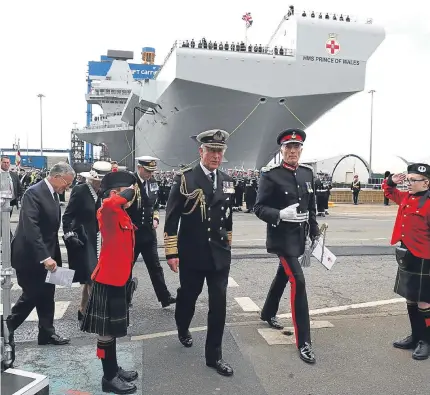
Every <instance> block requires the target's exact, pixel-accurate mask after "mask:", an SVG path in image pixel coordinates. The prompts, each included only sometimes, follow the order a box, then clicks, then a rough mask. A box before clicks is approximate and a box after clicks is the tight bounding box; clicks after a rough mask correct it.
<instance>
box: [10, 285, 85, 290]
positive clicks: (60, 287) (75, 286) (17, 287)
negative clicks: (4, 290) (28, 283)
mask: <svg viewBox="0 0 430 395" xmlns="http://www.w3.org/2000/svg"><path fill="white" fill-rule="evenodd" d="M80 286H81V284H79V283H73V284H72V288H79V287H80ZM67 288H70V287H65V286H64V285H57V286H56V289H67ZM20 289H21V287H20V286H19V285H18V284H17V283H14V284H13V285H12V291H19V290H20Z"/></svg>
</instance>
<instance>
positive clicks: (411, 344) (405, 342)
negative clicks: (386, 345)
mask: <svg viewBox="0 0 430 395" xmlns="http://www.w3.org/2000/svg"><path fill="white" fill-rule="evenodd" d="M417 344H418V340H416V339H414V337H413V336H412V335H409V336H407V337H405V338H404V339H402V340H398V341H396V342H394V343H393V347H395V348H400V349H402V350H414V349H415V348H416V347H417Z"/></svg>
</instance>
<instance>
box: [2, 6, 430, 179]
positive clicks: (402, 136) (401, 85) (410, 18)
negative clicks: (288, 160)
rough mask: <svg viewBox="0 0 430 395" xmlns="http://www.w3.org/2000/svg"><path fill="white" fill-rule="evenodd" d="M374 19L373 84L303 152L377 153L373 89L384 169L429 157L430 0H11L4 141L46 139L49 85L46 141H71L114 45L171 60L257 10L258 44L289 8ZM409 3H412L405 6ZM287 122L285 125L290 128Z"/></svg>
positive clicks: (378, 165)
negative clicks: (96, 72)
mask: <svg viewBox="0 0 430 395" xmlns="http://www.w3.org/2000/svg"><path fill="white" fill-rule="evenodd" d="M290 4H294V5H295V7H296V10H299V9H306V10H315V11H316V12H317V11H322V12H335V13H339V14H340V13H343V14H351V15H358V16H362V17H364V18H366V17H372V18H373V20H374V23H379V24H382V25H383V26H385V27H386V30H387V37H386V39H385V41H384V42H383V44H382V45H381V46H380V47H379V48H378V49H377V51H376V53H375V54H374V55H373V56H372V57H371V59H370V61H369V62H368V66H367V79H366V89H365V92H363V93H358V94H356V95H355V96H353V97H352V98H350V99H348V100H347V101H345V102H344V103H342V104H340V105H339V106H338V107H336V108H335V109H333V110H332V111H330V112H329V113H328V114H326V115H325V116H323V117H322V118H321V119H320V120H319V121H317V122H316V123H315V124H314V125H313V126H312V127H310V128H309V129H308V141H307V145H306V148H305V153H304V157H305V158H306V159H309V158H324V157H330V156H334V155H338V154H344V153H345V154H346V153H355V154H358V155H363V156H364V157H365V159H368V157H369V133H370V95H369V94H368V93H367V91H368V90H370V89H375V90H376V93H375V100H374V144H373V146H374V155H373V162H374V169H375V170H376V171H378V170H381V169H382V170H385V169H386V167H387V166H390V163H391V162H392V161H393V158H394V157H395V155H402V156H404V157H406V158H410V159H411V160H420V159H422V158H425V157H429V156H430V152H429V151H430V150H429V148H430V129H429V121H428V118H429V116H428V114H429V113H430V104H429V99H428V97H429V92H430V24H429V22H428V20H429V14H430V1H425V0H410V1H407V2H405V1H399V0H395V1H388V0H387V1H376V0H349V1H341V0H309V1H302V2H300V3H299V2H293V1H291V2H288V1H278V0H265V1H261V0H257V1H256V0H247V1H244V0H235V1H231V0H230V1H226V0H218V1H216V2H215V1H211V2H209V1H201V0H200V1H194V0H183V1H181V2H178V1H173V0H171V1H162V0H159V1H152V2H147V1H142V0H140V1H135V0H122V1H119V0H116V1H112V0H85V1H84V0H75V1H73V2H63V1H56V0H38V1H32V0H21V1H8V2H3V4H2V12H1V15H0V34H1V35H0V37H2V40H1V41H2V56H1V62H0V73H1V76H2V77H3V81H2V94H1V98H0V101H1V103H0V104H1V108H2V120H3V121H2V124H1V129H0V147H6V146H7V147H10V146H11V145H12V144H13V143H14V137H15V135H16V137H17V138H20V139H21V147H22V148H25V147H26V146H27V142H26V141H27V136H28V141H29V143H28V144H29V146H30V148H39V147H40V117H39V99H38V97H37V94H38V93H43V94H44V95H45V96H46V97H45V98H44V99H43V124H44V125H43V134H44V140H43V141H44V147H45V148H69V147H70V131H71V129H72V127H73V123H74V122H77V123H78V126H84V124H85V111H86V102H85V90H86V82H85V73H86V70H87V62H88V61H89V60H99V58H100V55H102V54H106V52H107V50H108V49H122V50H131V51H134V56H135V59H134V61H135V62H139V63H140V52H141V48H142V47H144V46H152V47H155V48H156V54H157V56H156V63H162V61H163V59H164V57H165V55H166V53H167V51H168V50H169V49H170V47H171V45H172V44H173V42H174V40H175V39H186V38H189V39H190V38H195V39H196V40H197V39H199V38H200V37H202V36H205V37H206V38H207V39H208V40H209V39H212V40H217V41H220V40H221V41H224V40H229V41H232V40H234V41H238V40H241V39H243V38H244V22H243V21H242V20H241V16H242V14H243V13H244V12H248V11H249V12H251V13H252V15H253V18H254V25H253V26H252V27H251V28H250V30H249V39H250V41H251V42H253V43H260V42H261V43H265V42H267V41H268V39H269V37H270V36H271V34H272V33H273V32H274V30H275V29H276V27H277V25H278V24H279V22H280V20H281V19H282V17H283V15H284V14H285V13H286V12H287V10H288V6H289V5H290ZM406 7H407V8H406ZM287 126H288V125H286V127H287Z"/></svg>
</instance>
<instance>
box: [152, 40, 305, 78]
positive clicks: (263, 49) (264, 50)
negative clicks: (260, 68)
mask: <svg viewBox="0 0 430 395" xmlns="http://www.w3.org/2000/svg"><path fill="white" fill-rule="evenodd" d="M186 42H189V40H175V42H174V43H173V45H172V47H171V48H170V51H169V52H168V54H167V55H166V57H165V58H164V62H163V63H162V64H161V66H160V68H159V69H158V70H157V72H155V73H154V79H157V76H158V74H160V72H161V70H162V69H163V67H164V65H165V64H166V63H167V62H168V60H169V58H170V56H171V55H172V53H173V51H174V50H175V49H176V48H190V49H198V50H201V51H225V52H239V53H243V54H245V53H246V54H249V55H251V54H256V55H257V54H259V55H275V56H295V54H296V51H295V50H294V49H291V48H283V47H279V48H277V50H278V52H277V53H275V52H276V48H275V47H274V46H273V47H272V46H262V45H261V46H260V45H258V46H256V45H252V51H249V50H248V47H245V49H243V47H240V44H234V46H235V48H236V47H237V45H239V47H240V50H239V51H238V50H236V49H235V50H231V49H230V45H231V44H229V49H222V50H220V49H219V47H218V49H214V48H198V44H196V46H195V47H194V48H191V47H190V46H185V45H184V44H185V43H186ZM223 48H224V47H223ZM255 48H257V50H255ZM281 48H282V49H283V54H280V53H279V50H280V49H281Z"/></svg>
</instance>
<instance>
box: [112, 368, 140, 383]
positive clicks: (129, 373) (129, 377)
mask: <svg viewBox="0 0 430 395" xmlns="http://www.w3.org/2000/svg"><path fill="white" fill-rule="evenodd" d="M117 374H118V376H119V377H121V378H122V379H123V380H124V381H127V382H130V381H134V380H136V379H137V377H138V376H139V375H138V374H137V372H136V371H134V370H124V369H123V368H122V367H121V366H120V367H119V368H118V373H117Z"/></svg>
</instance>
